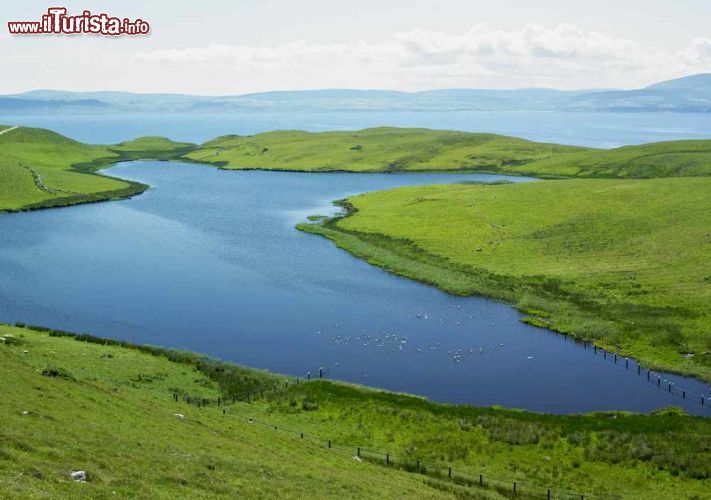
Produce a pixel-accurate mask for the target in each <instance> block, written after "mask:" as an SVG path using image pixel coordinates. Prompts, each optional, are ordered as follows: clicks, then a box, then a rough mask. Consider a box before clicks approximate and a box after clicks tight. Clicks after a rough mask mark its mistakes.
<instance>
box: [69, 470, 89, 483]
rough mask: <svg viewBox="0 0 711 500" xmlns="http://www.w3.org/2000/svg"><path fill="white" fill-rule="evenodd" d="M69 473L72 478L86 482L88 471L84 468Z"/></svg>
mask: <svg viewBox="0 0 711 500" xmlns="http://www.w3.org/2000/svg"><path fill="white" fill-rule="evenodd" d="M69 475H70V476H72V479H74V480H75V481H77V482H79V483H86V472H84V471H83V470H75V471H72V472H71V473H70V474H69Z"/></svg>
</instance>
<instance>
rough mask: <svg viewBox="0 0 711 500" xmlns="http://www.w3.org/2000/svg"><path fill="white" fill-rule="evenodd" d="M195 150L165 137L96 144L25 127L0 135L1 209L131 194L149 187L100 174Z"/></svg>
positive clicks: (27, 207)
mask: <svg viewBox="0 0 711 500" xmlns="http://www.w3.org/2000/svg"><path fill="white" fill-rule="evenodd" d="M191 148H192V146H191V145H189V144H183V143H174V142H172V141H169V140H167V139H162V138H142V139H138V140H135V141H131V142H128V143H122V144H119V145H116V146H93V145H87V144H82V143H80V142H77V141H73V140H71V139H68V138H66V137H63V136H61V135H59V134H56V133H54V132H51V131H49V130H43V129H34V128H27V127H20V128H17V129H15V130H11V131H9V132H7V133H4V134H1V135H0V179H2V182H0V211H14V210H26V209H35V208H46V207H52V206H63V205H72V204H76V203H87V202H93V201H102V200H107V199H114V198H122V197H127V196H131V195H134V194H137V193H140V192H142V191H143V190H145V189H146V187H147V186H144V185H142V184H139V183H136V182H130V181H123V180H119V179H114V178H110V177H106V176H102V175H97V174H96V173H95V172H96V171H97V170H98V169H100V168H102V167H106V166H108V165H110V164H112V163H115V162H117V161H123V160H131V159H138V158H156V159H171V158H173V157H175V156H178V155H180V154H182V153H184V152H187V151H188V150H189V149H191Z"/></svg>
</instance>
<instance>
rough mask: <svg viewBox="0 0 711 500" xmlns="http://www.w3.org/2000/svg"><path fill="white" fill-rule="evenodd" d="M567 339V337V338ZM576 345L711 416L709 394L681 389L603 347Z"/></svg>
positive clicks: (651, 371)
mask: <svg viewBox="0 0 711 500" xmlns="http://www.w3.org/2000/svg"><path fill="white" fill-rule="evenodd" d="M566 337H567V336H566ZM574 342H575V343H579V344H582V345H583V348H584V349H588V350H591V351H592V352H593V355H594V356H599V357H600V358H601V359H603V360H605V361H608V362H610V363H612V364H614V365H616V366H618V367H620V368H624V369H625V370H628V371H632V372H635V371H636V372H637V375H638V376H639V377H644V379H645V380H646V382H648V383H650V384H652V385H655V386H656V387H657V388H659V389H660V390H664V391H665V392H667V393H668V394H669V395H671V396H673V397H677V398H679V399H683V400H687V401H690V402H693V403H696V404H698V405H700V406H702V407H704V408H705V409H706V411H708V412H709V413H710V414H711V396H710V395H708V394H693V393H692V392H691V391H689V390H687V389H685V388H683V387H681V386H680V385H678V384H677V383H675V382H673V381H671V380H668V379H666V378H664V377H665V374H663V373H659V372H656V371H654V370H650V369H649V368H646V367H644V366H642V365H641V364H639V363H638V362H637V361H635V360H634V359H631V358H628V357H626V356H622V355H619V354H618V353H616V352H614V351H607V350H605V349H603V348H602V347H597V346H596V345H594V344H592V343H590V342H587V341H585V340H577V339H574Z"/></svg>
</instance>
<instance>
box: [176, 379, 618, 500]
mask: <svg viewBox="0 0 711 500" xmlns="http://www.w3.org/2000/svg"><path fill="white" fill-rule="evenodd" d="M283 387H284V386H280V387H277V388H274V389H273V390H280V389H283ZM253 392H254V391H250V394H251V393H253ZM245 394H247V393H245ZM174 396H175V394H174ZM176 400H177V399H176ZM236 401H237V400H236ZM242 401H244V400H242ZM186 402H189V401H186ZM213 402H214V403H217V400H216V399H213ZM221 403H222V405H221V406H222V408H221V409H222V414H223V415H229V416H233V417H236V418H239V419H241V420H244V421H245V422H246V423H248V424H252V425H259V426H261V427H263V428H264V429H270V430H274V431H275V432H282V433H285V434H289V435H292V436H294V437H297V438H298V439H301V440H304V441H308V442H311V443H314V444H317V445H319V446H322V447H324V448H326V449H329V450H332V451H334V452H340V453H344V454H347V455H349V456H351V457H352V458H353V460H357V461H359V462H362V461H367V462H369V463H374V464H378V465H384V466H386V467H393V468H397V469H401V470H405V471H407V472H413V473H418V474H422V475H425V476H428V477H432V478H435V479H440V480H445V481H451V482H452V483H454V484H457V485H460V486H466V487H478V488H487V489H493V490H496V491H497V492H498V493H501V494H503V495H505V496H508V497H511V498H514V497H522V498H526V497H528V498H532V497H533V498H545V499H547V500H552V499H561V500H562V499H571V500H572V499H576V500H577V499H579V500H585V499H597V498H620V496H619V495H610V494H605V495H604V496H598V495H592V494H588V493H576V492H573V491H568V490H563V489H554V488H544V487H541V486H539V485H534V484H531V483H529V482H527V481H521V480H518V479H504V478H501V477H496V476H494V475H490V474H472V473H470V472H463V471H461V470H459V469H456V468H454V467H450V466H449V465H442V464H435V463H432V462H428V461H426V460H419V459H415V458H410V457H403V456H401V455H396V454H393V453H390V452H385V451H379V450H373V449H370V448H367V447H362V446H352V445H343V444H337V443H336V442H335V441H334V440H333V439H326V438H323V437H320V436H317V435H315V434H311V433H306V432H302V431H297V430H294V429H290V428H288V427H284V426H281V425H278V424H273V423H269V422H265V421H262V420H259V419H256V418H254V417H245V416H243V415H237V414H232V413H228V408H226V407H224V405H225V401H224V400H221ZM193 404H194V403H193ZM198 406H199V407H201V408H204V407H205V405H203V404H202V403H201V404H199V405H198Z"/></svg>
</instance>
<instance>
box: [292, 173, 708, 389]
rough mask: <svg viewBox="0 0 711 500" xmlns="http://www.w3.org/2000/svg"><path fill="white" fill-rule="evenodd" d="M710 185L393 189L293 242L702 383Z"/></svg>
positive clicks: (359, 199) (574, 183)
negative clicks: (313, 242) (487, 304)
mask: <svg viewBox="0 0 711 500" xmlns="http://www.w3.org/2000/svg"><path fill="white" fill-rule="evenodd" d="M709 192H711V179H709V178H675V179H654V180H565V181H550V182H539V183H530V184H529V183H527V184H508V185H451V186H428V187H406V188H400V189H396V190H392V191H385V192H376V193H368V194H365V195H361V196H355V197H353V198H350V199H349V200H348V201H347V205H348V206H349V207H350V210H351V213H350V215H349V216H347V217H345V218H336V219H333V220H330V221H328V222H326V223H325V224H319V223H315V224H303V225H301V226H299V227H300V228H301V229H302V230H305V231H308V232H312V233H316V234H320V235H322V236H325V237H327V238H330V239H332V240H334V241H335V242H336V243H337V244H338V245H339V246H340V247H342V248H344V249H346V250H348V251H349V252H351V253H353V254H355V255H357V256H359V257H362V258H365V259H367V260H368V261H369V262H371V263H372V264H375V265H378V266H381V267H384V268H386V269H388V270H391V271H393V272H395V273H398V274H401V275H404V276H407V277H410V278H414V279H417V280H421V281H424V282H427V283H431V284H434V285H437V286H439V287H441V288H443V289H444V290H447V291H449V292H452V293H455V294H462V295H467V294H478V295H485V296H489V297H494V298H497V299H501V300H504V301H507V302H510V303H512V304H514V305H515V306H516V307H518V308H519V309H521V310H523V311H527V312H529V313H530V315H531V316H530V317H529V318H528V321H529V322H530V323H532V324H535V325H538V326H545V327H550V328H553V329H555V330H558V331H561V332H565V333H570V334H572V335H575V336H577V337H581V338H584V339H587V340H594V341H596V342H597V343H598V344H599V345H601V346H603V347H606V348H609V349H615V350H619V351H620V352H623V353H625V354H627V355H631V356H634V357H635V358H637V359H640V360H642V361H643V362H644V363H646V364H648V365H650V366H653V367H655V368H664V369H671V370H674V371H677V372H679V373H684V374H692V375H696V376H699V377H702V378H704V379H706V380H711V316H710V315H709V304H711V275H710V274H709V267H708V263H709V262H711V239H710V236H709V232H708V231H709V227H708V214H709V213H710V212H709V210H710V209H711V206H710V204H709V196H708V193H709Z"/></svg>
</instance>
